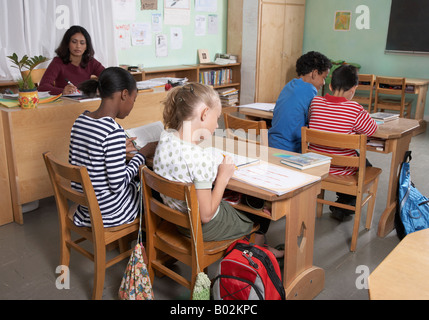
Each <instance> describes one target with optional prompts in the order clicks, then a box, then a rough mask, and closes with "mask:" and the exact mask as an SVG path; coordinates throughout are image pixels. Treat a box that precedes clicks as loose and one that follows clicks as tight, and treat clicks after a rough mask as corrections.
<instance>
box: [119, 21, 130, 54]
mask: <svg viewBox="0 0 429 320" xmlns="http://www.w3.org/2000/svg"><path fill="white" fill-rule="evenodd" d="M115 36H116V45H117V47H118V48H119V49H120V50H127V49H129V48H131V34H130V25H129V24H117V25H115Z"/></svg>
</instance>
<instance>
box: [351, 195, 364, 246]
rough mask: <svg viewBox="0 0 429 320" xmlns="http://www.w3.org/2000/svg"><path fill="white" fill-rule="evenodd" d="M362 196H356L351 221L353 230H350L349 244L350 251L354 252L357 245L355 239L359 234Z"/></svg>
mask: <svg viewBox="0 0 429 320" xmlns="http://www.w3.org/2000/svg"><path fill="white" fill-rule="evenodd" d="M361 204H362V196H359V197H357V198H356V210H355V220H354V223H353V232H352V242H351V244H350V251H352V252H355V251H356V246H357V239H358V236H359V225H360V216H361V212H362V205H361Z"/></svg>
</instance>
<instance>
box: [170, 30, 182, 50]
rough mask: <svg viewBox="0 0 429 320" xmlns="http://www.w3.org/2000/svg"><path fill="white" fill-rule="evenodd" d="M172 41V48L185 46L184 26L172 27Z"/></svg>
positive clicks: (178, 48) (176, 48)
mask: <svg viewBox="0 0 429 320" xmlns="http://www.w3.org/2000/svg"><path fill="white" fill-rule="evenodd" d="M170 43H171V49H172V50H180V49H182V46H183V30H182V28H178V27H173V28H171V29H170Z"/></svg>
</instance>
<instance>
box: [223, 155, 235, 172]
mask: <svg viewBox="0 0 429 320" xmlns="http://www.w3.org/2000/svg"><path fill="white" fill-rule="evenodd" d="M222 155H223V157H224V158H226V155H224V154H223V153H222ZM234 167H235V169H238V167H237V166H236V165H235V164H234Z"/></svg>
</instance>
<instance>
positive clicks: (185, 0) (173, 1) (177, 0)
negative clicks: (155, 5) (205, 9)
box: [164, 0, 190, 9]
mask: <svg viewBox="0 0 429 320" xmlns="http://www.w3.org/2000/svg"><path fill="white" fill-rule="evenodd" d="M164 5H165V8H166V9H190V3H189V0H165V2H164Z"/></svg>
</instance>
